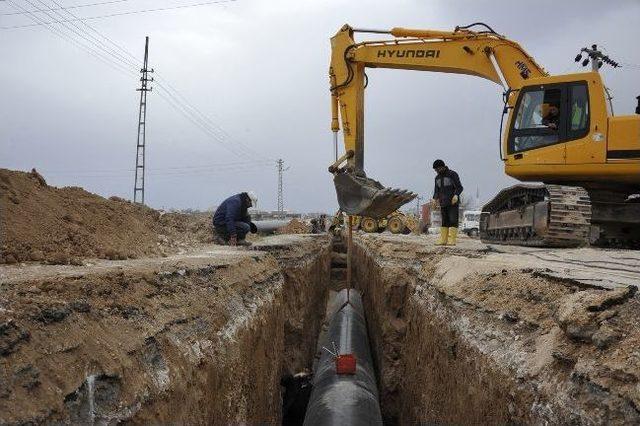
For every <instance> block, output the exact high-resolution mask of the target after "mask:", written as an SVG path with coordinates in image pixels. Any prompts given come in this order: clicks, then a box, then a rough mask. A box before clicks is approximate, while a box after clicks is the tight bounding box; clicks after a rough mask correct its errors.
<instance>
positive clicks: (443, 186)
mask: <svg viewBox="0 0 640 426" xmlns="http://www.w3.org/2000/svg"><path fill="white" fill-rule="evenodd" d="M433 170H435V172H436V173H437V174H436V179H435V185H434V188H433V202H434V204H439V205H440V214H441V215H442V226H441V228H440V239H439V240H438V242H437V243H436V244H438V245H450V246H455V245H456V238H457V237H458V210H459V207H460V206H459V205H458V202H459V201H460V194H462V190H463V188H462V184H461V183H460V178H459V177H458V174H457V173H456V172H454V171H453V170H451V169H449V168H448V167H447V166H446V164H444V161H442V160H436V161H434V162H433Z"/></svg>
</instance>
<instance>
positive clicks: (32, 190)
mask: <svg viewBox="0 0 640 426" xmlns="http://www.w3.org/2000/svg"><path fill="white" fill-rule="evenodd" d="M211 238H212V235H211V227H210V217H209V215H208V214H194V215H186V214H178V213H166V214H165V213H162V212H159V211H156V210H153V209H150V208H148V207H144V206H141V205H137V204H133V203H131V202H128V201H126V200H123V199H120V198H117V197H112V198H110V199H105V198H102V197H100V196H98V195H95V194H91V193H89V192H87V191H85V190H83V189H82V188H78V187H67V188H56V187H52V186H49V185H47V183H46V181H45V179H44V178H43V177H42V176H41V175H40V174H38V173H37V172H36V171H35V170H34V171H32V172H31V173H25V172H18V171H11V170H6V169H0V263H16V262H25V261H40V262H42V261H44V262H48V263H55V264H69V263H72V264H81V263H82V259H83V258H102V259H112V260H113V259H127V258H138V257H143V256H164V255H167V254H173V253H180V252H184V251H185V250H186V249H187V248H189V247H191V246H193V245H196V244H201V243H206V242H210V241H211Z"/></svg>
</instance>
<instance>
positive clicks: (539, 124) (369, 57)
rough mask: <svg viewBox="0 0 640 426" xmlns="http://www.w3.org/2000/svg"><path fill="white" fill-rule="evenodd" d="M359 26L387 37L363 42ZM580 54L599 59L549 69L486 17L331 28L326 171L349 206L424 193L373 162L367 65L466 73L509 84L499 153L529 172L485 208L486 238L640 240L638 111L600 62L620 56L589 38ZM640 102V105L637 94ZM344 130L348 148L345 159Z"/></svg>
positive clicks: (369, 207) (369, 212) (381, 207)
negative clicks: (381, 172)
mask: <svg viewBox="0 0 640 426" xmlns="http://www.w3.org/2000/svg"><path fill="white" fill-rule="evenodd" d="M355 33H375V34H385V35H386V37H387V39H384V40H378V41H363V42H356V41H355V40H354V34H355ZM583 55H584V60H583ZM579 61H583V65H584V66H587V65H588V64H589V62H590V63H591V70H590V71H589V72H583V73H573V74H566V75H549V73H547V72H546V71H545V70H544V68H542V67H541V66H540V65H539V64H538V63H537V62H536V61H535V60H534V59H533V58H532V57H531V56H530V55H529V54H528V53H527V52H526V51H525V50H524V49H523V48H522V47H521V46H520V45H519V44H518V43H516V42H514V41H512V40H510V39H508V38H506V37H505V36H503V35H500V34H498V33H496V32H495V31H493V29H492V28H491V27H489V26H488V25H486V24H484V23H474V24H471V25H468V26H463V27H456V28H455V29H454V30H453V31H436V30H421V29H406V28H393V29H391V30H373V29H357V28H352V27H350V26H349V25H345V26H343V27H342V28H341V29H340V30H339V31H338V33H337V34H336V35H335V36H333V37H332V38H331V66H330V69H329V78H330V85H331V111H332V121H331V130H332V131H333V135H334V143H335V144H336V161H335V162H334V163H333V164H332V165H331V166H330V167H329V172H330V173H332V174H333V175H334V178H333V180H334V185H335V188H336V193H337V198H338V204H339V205H340V208H341V209H342V210H343V211H344V212H345V213H347V214H349V215H360V216H368V217H372V218H381V217H384V216H386V215H388V214H389V213H391V212H392V211H395V210H397V209H398V208H399V207H400V206H401V205H403V204H404V203H407V202H409V201H410V200H412V199H413V198H415V196H416V194H414V193H412V192H410V191H406V190H400V189H392V188H387V187H385V186H384V185H382V184H381V183H380V182H378V181H376V180H374V179H371V178H369V177H367V175H366V173H365V171H364V147H365V143H364V93H365V88H366V87H367V83H368V79H367V75H366V73H365V70H366V68H393V69H406V70H417V71H432V72H442V73H454V74H466V75H472V76H477V77H482V78H485V79H488V80H490V81H493V82H495V83H497V84H498V85H501V86H502V88H503V89H504V92H503V96H502V101H503V104H504V108H503V114H502V121H501V124H500V134H501V141H500V146H499V149H500V159H501V160H502V162H503V163H504V170H505V173H506V174H507V175H509V176H511V177H513V178H515V179H517V180H519V181H521V182H524V183H521V184H518V185H515V186H512V187H509V188H506V189H503V190H502V191H500V192H499V193H498V194H497V195H496V196H495V197H494V198H493V199H492V200H490V201H489V202H488V203H487V204H486V205H485V206H484V207H483V209H482V213H481V217H480V236H481V239H482V241H484V242H486V243H493V244H514V245H526V246H544V247H575V246H584V245H607V246H611V245H615V246H622V247H630V246H631V247H637V246H638V244H639V243H640V196H639V195H638V194H640V116H639V115H627V116H614V115H613V112H612V110H613V108H612V104H611V97H610V96H609V92H608V90H607V88H606V87H605V85H604V83H603V80H602V77H601V75H600V73H599V69H600V67H602V66H603V65H605V64H606V65H611V66H614V67H616V66H618V65H619V64H618V63H616V62H615V61H613V60H612V59H611V58H609V57H608V56H606V55H604V54H603V53H602V52H600V50H598V48H597V46H596V45H593V46H591V48H583V49H582V50H581V51H580V53H579V55H578V57H576V62H579ZM638 102H639V105H638V108H637V109H636V113H637V114H640V97H639V99H638ZM505 116H506V122H505V121H504V119H505ZM341 129H342V133H343V140H344V147H345V152H344V155H342V156H340V157H339V158H338V155H337V140H338V136H337V135H338V132H339V131H340V130H341ZM540 182H542V183H540Z"/></svg>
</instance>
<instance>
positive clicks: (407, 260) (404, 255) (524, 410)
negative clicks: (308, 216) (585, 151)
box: [0, 235, 640, 425]
mask: <svg viewBox="0 0 640 426" xmlns="http://www.w3.org/2000/svg"><path fill="white" fill-rule="evenodd" d="M376 238H379V237H372V236H360V235H358V236H356V238H355V239H354V246H353V248H354V251H353V256H354V257H353V279H354V287H355V288H356V289H357V290H358V291H359V292H360V294H362V304H363V307H364V314H365V318H366V327H367V331H368V340H369V345H370V348H369V349H370V352H371V358H372V364H373V370H374V373H375V381H376V383H377V393H378V396H379V405H380V410H381V413H382V419H383V421H384V424H385V425H396V424H414V423H424V424H505V423H551V424H561V423H563V424H566V423H578V424H592V423H593V424H599V423H607V422H617V423H634V422H635V420H636V419H640V416H639V415H638V413H639V412H638V410H637V409H636V408H635V407H636V406H635V404H634V402H633V401H632V399H631V398H629V397H626V396H625V395H624V393H623V391H622V390H621V389H623V388H616V389H614V387H613V386H612V385H610V384H608V382H597V380H596V378H595V377H593V376H590V374H589V372H588V371H587V372H584V371H586V370H584V369H583V370H582V373H580V374H579V372H578V369H577V366H578V365H579V362H578V363H577V364H576V361H575V360H574V361H571V359H572V357H573V358H574V359H577V358H578V356H577V355H575V354H572V352H571V351H572V350H577V349H575V347H577V348H578V349H579V350H583V349H580V348H582V347H580V346H579V344H574V343H571V344H572V345H574V346H575V347H569V346H568V344H567V343H566V342H564V341H563V343H562V345H560V346H558V347H556V348H555V349H554V350H553V351H551V350H548V351H547V352H544V351H543V352H544V353H543V352H540V350H539V349H540V347H542V348H543V349H544V347H545V345H541V344H540V342H542V343H545V342H547V341H548V340H549V339H550V338H551V337H553V336H556V334H557V333H556V331H554V330H555V328H554V329H552V330H551V331H550V332H549V330H548V328H549V324H550V323H547V322H544V321H540V322H539V323H536V322H535V321H533V320H530V319H528V317H527V316H526V312H524V310H523V311H522V312H504V311H501V310H500V309H498V308H491V307H488V306H487V305H486V304H484V305H483V304H481V303H478V304H475V305H474V303H472V302H470V301H469V300H465V298H464V295H462V296H460V295H458V293H455V292H454V293H451V292H447V291H444V290H443V288H442V286H441V284H442V283H440V282H439V280H441V279H442V277H440V276H439V275H438V274H437V273H436V271H435V265H436V264H438V262H440V261H442V259H446V258H447V257H451V254H450V253H449V254H447V253H443V252H442V251H440V252H435V253H433V252H425V251H420V250H418V249H414V248H409V249H406V248H404V249H401V247H403V246H402V245H401V244H399V245H395V246H389V245H385V244H381V243H379V241H378V240H376ZM345 252H346V247H345V244H344V242H343V241H342V240H340V239H339V238H337V239H336V238H334V239H333V240H331V239H330V237H329V236H295V237H294V236H291V237H290V236H278V237H273V238H268V239H266V240H265V242H264V243H261V244H258V245H257V246H256V247H255V250H252V251H244V252H231V253H227V252H210V253H207V254H206V255H203V256H192V257H189V258H186V257H185V258H180V259H177V260H175V261H174V260H171V259H169V260H168V261H162V262H163V263H162V264H161V265H160V264H155V263H154V264H152V265H146V264H135V265H133V266H131V268H130V269H127V268H124V269H123V267H121V266H119V267H118V268H116V269H114V270H113V271H112V270H109V269H108V268H107V269H105V270H100V271H98V272H95V274H91V273H90V274H87V273H85V274H84V275H82V274H80V275H78V274H76V275H73V274H71V275H68V276H58V277H57V278H52V277H48V278H46V279H41V280H36V279H34V278H29V279H26V280H24V281H16V282H15V283H9V284H8V285H3V287H1V288H0V297H1V300H15V301H17V302H20V301H27V300H28V303H29V306H30V307H29V309H27V310H25V313H24V314H23V315H21V316H20V315H17V316H15V317H14V318H12V319H11V320H10V321H6V320H4V318H3V321H2V322H0V349H2V352H1V353H0V364H1V365H0V366H1V367H3V368H1V369H0V424H8V425H13V424H27V423H36V424H38V423H71V424H78V423H82V424H115V423H127V424H149V423H176V422H180V423H185V424H186V423H188V424H231V423H250V424H286V425H289V424H301V422H302V419H303V418H304V415H305V410H306V404H307V402H308V400H309V397H310V393H311V391H312V387H310V386H309V385H310V384H312V383H313V376H312V375H310V373H311V372H312V370H313V366H314V363H317V360H318V359H319V357H320V356H321V351H319V348H318V339H319V338H320V337H321V335H322V332H323V330H326V327H327V322H328V321H329V319H330V318H328V316H327V312H328V311H330V310H329V309H327V302H328V300H329V299H330V295H331V294H333V293H332V292H334V293H335V292H338V291H340V290H342V289H344V287H345V285H346V282H345V278H346V255H345ZM238 253H240V254H238ZM118 265H124V264H118ZM127 265H128V264H127ZM103 269H104V268H103ZM502 275H504V274H502ZM499 278H504V277H499ZM477 279H482V280H485V281H483V282H486V287H487V289H489V290H488V291H490V289H491V288H492V287H491V286H498V283H497V282H496V283H494V282H492V281H491V280H490V277H489V278H487V277H484V276H482V277H479V278H477ZM515 279H519V278H518V277H516V278H515ZM545 283H547V282H546V281H545V279H543V278H538V281H537V285H547V284H548V283H547V284H545ZM563 288H564V287H563ZM25 289H27V290H25ZM114 289H120V290H118V291H114ZM570 290H571V289H570ZM563 291H564V290H563ZM571 291H574V290H571ZM566 292H567V294H569V293H570V291H569V290H566ZM452 294H453V295H452ZM541 294H542V293H541ZM560 296H563V295H562V294H556V293H553V297H554V298H555V297H560ZM629 300H634V303H636V302H635V299H629ZM552 302H553V300H552V299H551V298H549V299H545V296H544V295H537V294H532V296H531V303H532V304H535V303H541V304H545V303H552ZM607 303H609V302H607ZM612 303H621V302H612ZM629 303H631V302H629ZM633 306H636V305H633ZM6 307H7V309H11V308H12V306H11V305H6ZM636 307H638V306H636ZM617 308H618V310H622V308H620V307H619V306H618V307H617ZM605 312H606V311H605ZM618 315H619V316H621V315H622V314H618ZM545 328H546V329H545ZM556 328H557V327H556ZM543 329H545V330H543ZM554 333H556V334H554ZM558 333H559V332H558ZM95 336H99V338H96V337H95ZM582 345H583V346H584V344H582ZM532 348H533V349H532ZM552 352H553V353H552ZM585 354H586V352H584V353H582V355H580V356H583V355H584V356H586V355H585ZM543 355H544V356H543ZM543 361H544V362H543ZM572 362H573V364H572ZM533 364H535V366H538V364H540V365H539V372H537V373H535V374H532V373H531V372H530V371H529V370H527V369H526V368H525V367H526V366H530V365H533ZM543 367H544V368H543ZM536 368H538V367H536ZM545 368H546V370H545ZM571 368H574V369H573V370H571ZM616 374H618V377H622V379H620V378H619V380H627V381H628V384H629V386H630V387H629V389H630V388H631V386H633V383H635V381H634V380H635V379H633V378H632V377H631V376H630V375H629V374H630V373H629V374H628V375H626V376H620V375H621V374H622V373H616ZM624 389H626V388H624ZM630 419H631V420H632V421H629V420H630Z"/></svg>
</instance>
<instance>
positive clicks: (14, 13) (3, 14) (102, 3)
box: [0, 0, 131, 16]
mask: <svg viewBox="0 0 640 426" xmlns="http://www.w3.org/2000/svg"><path fill="white" fill-rule="evenodd" d="M127 1H131V0H110V1H103V2H98V3H87V4H76V5H72V6H66V7H64V8H62V7H61V8H60V9H51V8H49V9H34V10H29V11H26V12H7V13H0V16H12V15H26V14H27V13H36V12H44V11H45V10H61V9H80V8H83V7H91V6H102V5H108V4H114V3H124V2H127Z"/></svg>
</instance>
